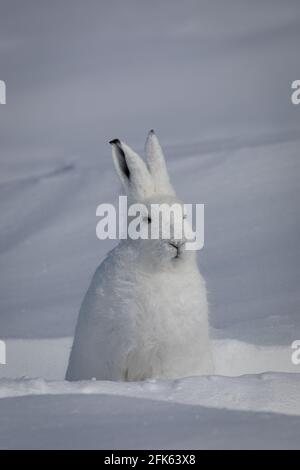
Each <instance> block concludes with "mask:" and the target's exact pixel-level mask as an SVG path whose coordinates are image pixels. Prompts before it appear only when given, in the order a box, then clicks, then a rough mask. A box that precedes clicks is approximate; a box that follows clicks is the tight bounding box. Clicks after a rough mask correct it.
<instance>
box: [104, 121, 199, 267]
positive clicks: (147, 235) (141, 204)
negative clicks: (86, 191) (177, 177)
mask: <svg viewBox="0 0 300 470" xmlns="http://www.w3.org/2000/svg"><path fill="white" fill-rule="evenodd" d="M110 144H112V156H113V161H114V165H115V168H116V171H117V174H118V175H119V178H120V180H121V182H122V185H123V187H124V189H125V192H126V195H127V196H128V206H129V207H131V208H132V209H133V210H134V214H136V213H139V224H138V225H139V232H140V234H141V236H140V237H138V238H137V239H134V237H131V236H130V233H129V239H132V238H133V239H132V242H133V243H135V244H138V245H139V247H140V249H141V250H139V251H141V252H142V253H143V254H145V256H146V255H147V257H148V255H149V256H150V257H152V259H153V257H155V259H156V261H157V262H159V263H160V262H164V261H170V260H172V261H174V262H176V263H177V262H180V261H181V260H184V259H187V258H188V254H190V252H187V251H186V250H185V244H186V238H185V236H186V234H187V233H188V231H189V227H188V224H187V221H186V214H185V213H184V205H183V203H182V201H180V200H179V199H178V198H177V197H176V194H175V191H174V189H173V187H172V185H171V183H170V179H169V175H168V172H167V167H166V163H165V158H164V155H163V152H162V149H161V146H160V144H159V141H158V139H157V136H156V135H155V133H154V131H153V130H151V131H150V132H149V135H148V138H147V141H146V158H147V162H146V163H145V162H144V160H143V159H142V158H141V157H140V156H139V155H138V154H137V153H136V152H134V151H133V150H132V149H131V148H130V147H129V146H128V145H126V144H125V143H124V142H121V141H120V140H118V139H115V140H112V141H111V142H110ZM129 211H130V209H129ZM134 214H133V213H131V214H130V212H129V216H130V215H131V216H133V215H134ZM128 228H130V223H129V226H128ZM142 234H143V235H142Z"/></svg>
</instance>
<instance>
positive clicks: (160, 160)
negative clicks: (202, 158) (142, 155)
mask: <svg viewBox="0 0 300 470" xmlns="http://www.w3.org/2000/svg"><path fill="white" fill-rule="evenodd" d="M146 155H147V161H148V167H149V170H150V173H151V175H152V178H153V181H154V185H155V190H156V192H158V193H163V194H171V195H174V194H175V191H174V189H173V187H172V185H171V183H170V178H169V175H168V170H167V167H166V162H165V157H164V154H163V151H162V148H161V146H160V144H159V141H158V138H157V137H156V135H155V133H154V130H153V129H152V130H151V131H150V132H149V134H148V138H147V141H146Z"/></svg>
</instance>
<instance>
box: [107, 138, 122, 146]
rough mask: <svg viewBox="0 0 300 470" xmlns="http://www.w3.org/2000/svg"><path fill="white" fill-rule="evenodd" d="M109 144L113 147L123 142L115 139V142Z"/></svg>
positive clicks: (111, 141)
mask: <svg viewBox="0 0 300 470" xmlns="http://www.w3.org/2000/svg"><path fill="white" fill-rule="evenodd" d="M109 143H110V144H111V145H120V144H121V142H120V141H119V139H113V140H110V141H109Z"/></svg>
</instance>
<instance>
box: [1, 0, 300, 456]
mask: <svg viewBox="0 0 300 470" xmlns="http://www.w3.org/2000/svg"><path fill="white" fill-rule="evenodd" d="M9 3H10V4H11V5H12V4H13V3H11V2H9ZM67 3H68V2H66V3H65V5H61V6H60V7H59V8H58V7H55V8H54V7H52V6H51V5H50V2H49V3H47V4H46V3H45V5H43V6H41V5H38V3H37V2H32V1H28V6H27V8H28V15H24V12H23V11H21V10H20V11H19V10H18V11H16V10H15V9H14V8H13V7H11V6H9V7H7V6H3V7H1V17H0V23H1V28H0V29H1V38H0V39H1V44H0V53H1V64H3V70H5V73H6V76H5V77H0V78H1V79H3V78H4V79H5V80H6V83H7V104H6V105H5V108H4V107H1V114H0V124H1V126H0V138H1V172H0V213H1V231H0V264H1V270H0V339H1V340H5V342H6V345H7V364H6V365H1V364H0V397H1V398H0V417H1V418H0V448H4V449H6V448H26V449H27V448H107V449H118V448H123V449H130V448H161V449H167V448H170V449H172V448H173V449H175V448H181V449H185V448H186V449H189V448H227V449H229V448H299V442H300V417H299V415H300V405H299V396H300V375H299V372H300V366H299V365H298V366H297V365H294V364H292V362H291V354H292V349H291V344H292V342H293V341H294V340H297V339H300V316H299V306H300V291H299V278H300V248H299V229H300V221H299V220H300V219H299V197H300V194H299V193H300V186H299V176H300V159H299V145H300V130H299V110H300V108H299V107H298V108H297V107H296V106H292V105H291V102H290V84H291V82H292V81H293V80H294V79H296V78H299V77H297V73H299V66H298V64H297V61H296V60H295V58H297V57H298V55H299V54H298V51H297V47H298V44H299V34H300V33H299V32H300V28H299V23H300V10H299V5H298V4H297V2H284V5H283V3H282V2H279V1H278V2H274V1H273V0H272V4H271V2H268V1H266V2H263V4H262V5H261V6H260V7H259V8H258V6H257V5H254V4H253V2H248V4H247V5H248V6H247V8H246V9H245V11H247V14H245V13H244V5H243V6H242V7H240V6H238V2H235V1H233V0H232V1H231V0H230V1H229V2H228V3H227V4H226V8H223V9H222V7H221V6H220V5H221V3H220V2H217V4H216V3H215V2H203V4H202V3H201V6H200V7H199V8H200V10H201V12H200V10H199V11H198V10H197V8H198V6H197V5H198V2H195V3H194V2H192V1H191V9H190V8H186V7H183V6H182V2H172V9H170V8H168V6H164V7H163V6H160V7H158V8H159V12H158V11H157V10H155V9H153V8H152V5H151V6H149V7H148V6H145V5H146V4H144V6H140V2H139V3H138V4H135V3H134V2H132V5H134V8H132V15H128V11H129V10H128V5H126V7H122V2H120V4H119V8H115V5H114V6H112V7H108V6H107V7H106V8H105V9H104V13H103V12H102V11H100V10H99V8H104V7H103V6H102V5H100V4H101V2H92V1H91V6H90V7H89V8H85V9H84V14H82V13H83V12H82V11H81V8H82V5H80V2H75V1H74V2H72V8H74V9H72V8H69V6H68V5H67ZM175 3H176V5H175ZM75 4H76V6H74V7H73V5H75ZM173 5H175V6H174V7H173ZM216 5H217V7H216ZM111 8H112V9H111ZM216 8H217V10H216ZM270 8H271V10H272V15H270V14H269V12H270ZM194 9H196V10H195V14H192V13H193V12H194ZM6 10H7V11H6ZM8 10H9V11H8ZM242 10H243V12H242ZM216 11H218V14H217V13H216ZM33 12H34V15H32V13H33ZM80 12H81V14H80ZM170 12H171V13H170ZM102 13H103V14H102ZM199 13H201V14H199ZM141 16H143V18H144V17H145V18H147V22H146V23H147V24H146V23H145V22H144V24H143V23H141V22H140V21H139V20H140V18H141ZM31 17H32V18H33V20H34V24H33V22H32V21H31ZM37 18H38V21H37V20H36V19H37ZM66 18H70V21H66ZM112 19H113V21H112ZM99 22H100V24H99ZM112 23H113V25H114V26H113V27H112ZM53 24H55V25H56V34H55V37H54V35H53V29H52V25H53ZM79 31H80V33H79ZM153 31H154V32H155V37H154V36H153V34H154V33H153ZM41 35H43V41H41V40H40V38H41ZM158 45H159V47H158ZM128 51H130V54H129V52H128ZM11 52H13V53H11ZM79 57H80V58H79ZM112 57H113V59H114V60H113V61H112ZM166 57H167V58H168V60H166ZM18 59H19V60H18ZM16 64H18V65H16ZM24 64H25V65H26V66H25V65H24ZM154 64H155V65H156V67H154ZM129 65H130V66H129ZM120 68H121V69H122V73H121V74H120ZM157 70H158V72H157ZM95 90H97V93H95ZM116 103H117V104H118V105H116ZM2 111H3V112H2ZM153 126H154V127H155V130H156V131H157V134H158V136H159V137H160V140H161V143H162V144H163V147H164V149H165V154H166V157H167V163H168V167H169V170H170V173H171V179H172V183H173V184H174V187H175V188H176V189H177V192H178V195H179V196H181V197H182V199H183V200H184V201H185V202H186V203H192V202H198V203H204V204H205V246H204V249H203V250H202V251H201V252H200V253H199V256H198V261H199V266H200V269H201V272H202V273H203V275H204V277H205V279H206V281H207V286H208V290H209V301H210V323H211V334H212V337H213V349H214V356H215V361H216V375H215V376H211V377H187V378H182V379H180V380H175V381H171V380H170V381H145V382H135V383H121V382H96V381H89V382H78V383H68V382H66V381H64V374H65V370H66V365H67V360H68V354H69V351H70V346H71V341H72V335H73V333H74V327H75V323H76V319H77V314H78V311H79V307H80V303H81V301H82V298H83V295H84V293H85V292H86V289H87V287H88V285H89V282H90V279H91V277H92V275H93V273H94V271H95V269H96V267H97V265H98V264H99V263H100V262H101V260H102V259H103V257H104V255H105V254H106V253H107V251H108V250H109V249H111V248H112V247H113V246H114V244H115V243H114V242H113V241H105V242H103V241H102V242H100V241H99V240H97V238H96V236H95V228H96V223H97V219H96V216H95V211H96V207H97V206H98V204H99V203H101V202H114V201H116V199H117V196H118V182H117V177H116V176H115V174H114V171H113V166H112V161H111V155H110V152H111V149H110V148H109V146H108V144H106V142H108V140H110V139H111V138H114V137H120V138H122V139H124V140H126V141H127V142H128V143H129V144H130V145H132V147H133V148H135V149H136V150H138V151H141V148H142V145H143V141H144V139H145V136H146V133H147V131H148V130H149V129H150V128H151V127H153Z"/></svg>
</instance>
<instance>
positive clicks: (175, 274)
mask: <svg viewBox="0 0 300 470" xmlns="http://www.w3.org/2000/svg"><path fill="white" fill-rule="evenodd" d="M149 138H150V139H152V140H153V139H155V140H154V141H152V142H151V145H154V146H156V147H155V150H156V157H157V158H156V159H155V158H154V162H153V161H151V158H150V161H149V167H150V171H151V170H152V172H153V173H155V171H158V172H159V175H160V176H161V175H162V176H163V178H164V179H160V181H159V183H157V184H156V185H155V184H153V186H152V185H151V180H147V178H148V173H146V172H149V170H148V169H146V166H145V167H144V166H143V162H142V161H141V162H140V160H138V159H139V158H140V157H138V156H137V155H136V154H133V153H132V154H131V153H130V152H132V151H131V149H129V148H128V147H127V146H125V144H121V143H119V141H114V143H115V142H117V144H115V146H116V147H117V148H115V149H114V151H115V154H114V158H115V159H116V158H118V161H117V163H116V161H115V164H116V167H117V171H118V173H119V175H120V177H121V179H122V181H123V183H124V181H126V180H125V178H126V177H127V178H128V183H127V184H128V186H127V192H128V193H130V195H131V197H132V194H133V193H134V196H135V197H134V199H136V200H141V199H142V200H143V202H145V203H146V204H150V203H151V197H152V198H154V200H155V201H156V202H157V200H158V199H159V200H160V202H161V203H167V204H171V202H172V201H174V200H176V198H175V195H174V192H173V190H172V188H171V186H170V185H169V182H168V179H167V175H166V173H164V172H166V170H165V166H163V163H164V162H163V161H162V160H160V162H159V158H162V157H161V156H160V155H159V151H160V147H157V145H158V143H157V140H156V137H155V135H154V134H153V133H150V136H149ZM121 145H122V149H121ZM124 150H125V151H124ZM117 152H119V154H117ZM157 152H158V156H157ZM150 157H151V155H150ZM154 157H155V152H154ZM123 159H124V161H123ZM158 163H159V164H158ZM127 165H128V166H127ZM135 165H137V166H135ZM139 165H140V167H139ZM143 172H144V173H143ZM137 174H138V177H137ZM135 177H137V181H138V182H140V180H141V178H142V183H143V184H141V185H140V186H139V185H138V183H137V182H136V181H134V178H135ZM143 178H144V180H143ZM153 178H154V176H153ZM154 180H155V178H154ZM157 180H159V178H158V177H157V179H156V181H157ZM124 185H125V183H124ZM130 185H131V186H130ZM160 185H162V186H163V188H164V190H165V192H163V193H162V191H161V189H160ZM125 187H126V186H125ZM134 191H135V192H134ZM143 191H144V192H143ZM149 198H150V199H149ZM148 220H149V218H148ZM184 246H185V242H184V240H174V239H169V240H165V239H159V240H132V239H128V240H123V241H122V242H121V243H120V244H119V245H118V246H117V247H116V248H115V249H113V250H112V251H111V252H110V253H109V254H108V255H107V257H106V259H105V260H104V261H103V263H102V264H101V265H100V266H99V267H98V269H97V270H96V272H95V274H94V277H93V279H92V282H91V285H90V287H89V289H88V292H87V294H86V296H85V299H84V301H83V303H82V306H81V310H80V313H79V319H78V323H77V327H76V333H75V338H74V343H73V348H72V352H71V356H70V360H69V366H68V370H67V375H66V378H67V379H68V380H84V379H91V378H96V379H99V380H131V381H132V380H143V379H147V378H177V377H184V376H191V375H200V374H210V373H212V372H213V362H212V355H211V348H210V341H209V333H208V307H207V297H206V288H205V282H204V280H203V278H202V276H201V275H200V273H199V270H198V267H197V263H196V257H195V253H194V252H192V251H186V250H185V249H184Z"/></svg>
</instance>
